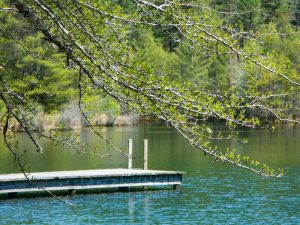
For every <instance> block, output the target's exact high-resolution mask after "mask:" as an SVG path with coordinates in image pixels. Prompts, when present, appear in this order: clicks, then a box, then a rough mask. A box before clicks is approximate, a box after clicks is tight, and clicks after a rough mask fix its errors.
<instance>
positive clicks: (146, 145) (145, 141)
mask: <svg viewBox="0 0 300 225" xmlns="http://www.w3.org/2000/svg"><path fill="white" fill-rule="evenodd" d="M144 170H148V140H147V139H144Z"/></svg>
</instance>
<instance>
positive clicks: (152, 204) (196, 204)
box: [0, 127, 300, 224]
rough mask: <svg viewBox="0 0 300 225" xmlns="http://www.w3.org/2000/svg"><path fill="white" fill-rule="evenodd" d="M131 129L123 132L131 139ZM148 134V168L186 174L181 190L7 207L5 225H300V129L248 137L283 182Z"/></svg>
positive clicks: (0, 213)
mask: <svg viewBox="0 0 300 225" xmlns="http://www.w3.org/2000/svg"><path fill="white" fill-rule="evenodd" d="M111 129H114V128H111ZM124 129H125V128H124ZM126 129H127V130H126ZM126 129H125V130H124V132H120V133H122V135H125V134H126V132H127V134H128V132H129V130H128V129H129V128H126ZM132 129H135V132H133V131H130V132H129V133H130V134H133V133H134V134H136V135H137V134H139V135H142V133H143V132H145V128H138V127H136V128H132ZM137 131H139V132H137ZM142 131H143V132H142ZM158 131H160V132H158ZM147 132H148V133H147V135H148V138H149V137H152V142H151V141H150V143H152V147H151V148H150V149H149V150H151V151H152V157H150V158H151V161H152V162H153V163H152V164H151V163H150V168H154V167H155V168H154V169H177V170H184V171H186V172H187V174H186V175H185V176H184V181H183V185H182V188H181V190H180V191H173V190H170V189H169V190H155V191H145V192H126V193H120V192H116V193H102V194H89V195H77V196H67V197H63V198H64V199H65V200H68V201H69V202H70V203H72V204H73V205H74V206H68V205H66V204H64V203H61V202H59V201H57V200H55V199H53V198H51V197H38V198H26V199H25V198H21V199H11V200H1V201H0V224H300V160H299V151H298V148H297V146H299V145H298V144H299V142H300V140H298V139H295V136H298V135H299V134H300V131H299V130H298V129H297V130H289V129H287V130H284V131H281V132H278V133H277V134H269V133H266V132H265V131H245V133H244V134H243V135H244V136H247V137H248V139H249V143H250V146H249V145H247V147H241V148H242V150H241V151H243V149H244V148H245V149H248V148H249V149H253V150H252V155H255V156H257V158H258V159H259V160H263V161H268V160H267V159H269V161H273V162H274V163H273V164H274V166H280V167H284V168H285V176H284V177H283V178H263V177H260V176H257V175H255V174H252V173H250V172H248V171H244V170H241V169H239V168H234V167H232V166H229V165H226V164H225V165H222V164H218V163H216V164H215V165H213V164H212V161H213V160H212V159H210V158H207V157H203V155H202V154H200V153H199V152H197V151H194V150H193V149H191V148H189V147H187V148H186V149H183V148H184V146H185V144H186V143H185V141H184V140H182V139H181V138H180V137H179V136H177V134H176V133H175V132H174V131H173V130H171V129H170V128H165V127H148V128H147ZM257 132H260V133H257ZM124 133H125V134H124ZM158 135H159V137H158ZM282 135H283V136H282ZM125 136H126V135H125ZM279 137H286V138H279ZM149 139H150V138H149ZM154 140H156V141H154ZM136 145H138V143H136ZM159 146H160V147H159ZM259 146H264V151H263V150H262V149H261V148H258V147H259ZM267 146H268V147H269V148H267ZM174 149H176V150H174ZM170 151H171V152H173V154H172V155H169V154H170ZM247 151H248V150H247ZM266 152H267V153H268V154H267V153H266ZM154 156H155V157H154ZM107 160H108V161H109V160H110V159H107ZM114 162H115V161H114ZM122 163H123V161H120V165H121V164H122ZM51 165H52V164H51ZM136 165H137V166H138V165H139V163H136ZM45 166H46V165H45ZM57 167H58V168H60V167H59V165H58V166H57ZM35 168H36V169H37V170H38V167H35ZM70 169H73V168H70Z"/></svg>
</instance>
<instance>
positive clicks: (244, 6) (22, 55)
mask: <svg viewBox="0 0 300 225" xmlns="http://www.w3.org/2000/svg"><path fill="white" fill-rule="evenodd" d="M198 2H201V1H198ZM118 4H119V5H120V6H121V7H123V8H124V10H126V11H128V12H130V11H131V10H135V8H134V6H133V4H132V3H130V1H118ZM201 4H202V5H205V6H206V7H204V8H202V9H200V10H197V12H196V15H197V13H198V16H199V17H203V14H204V13H206V11H208V13H209V11H218V12H220V13H219V14H217V15H214V18H210V20H212V21H211V23H214V21H220V20H221V21H222V24H227V25H228V24H230V25H232V26H234V27H238V28H239V29H241V30H245V31H247V32H255V33H257V34H260V33H262V34H264V36H263V37H261V38H260V40H259V41H261V42H264V41H265V44H263V45H262V46H256V47H257V48H260V49H256V51H259V52H262V53H267V54H268V57H270V58H271V59H272V60H274V61H276V62H278V63H279V64H284V65H285V66H286V67H288V68H289V70H290V73H293V74H292V75H291V76H299V71H300V55H299V52H300V33H299V32H298V31H299V26H300V1H299V0H271V1H269V0H268V1H267V0H250V1H248V0H247V1H246V0H230V1H220V0H211V1H205V2H201ZM0 7H1V8H3V9H5V8H9V7H10V5H9V2H8V1H2V2H1V5H0ZM0 21H1V26H0V31H1V32H0V51H1V58H0V65H1V67H5V68H6V71H4V70H3V69H2V70H0V72H1V74H3V75H2V76H4V77H5V79H6V80H7V82H9V83H11V84H12V86H13V87H14V89H15V91H16V92H17V93H19V94H20V95H22V96H26V97H29V98H30V99H31V100H33V101H35V102H36V103H37V105H38V107H40V109H41V110H42V111H43V113H45V114H47V115H49V116H50V115H51V114H55V113H57V112H59V111H63V110H64V109H65V108H67V109H69V111H70V108H71V109H72V104H74V101H75V100H74V99H76V98H77V97H78V94H77V91H76V89H77V84H76V74H75V73H74V71H72V70H70V69H68V59H67V57H66V55H65V54H62V53H59V52H58V51H57V49H55V48H54V47H53V45H51V44H50V43H49V42H47V40H45V38H43V36H42V34H41V33H39V32H38V31H36V30H35V29H33V28H32V27H31V26H30V24H29V22H28V21H26V20H24V18H23V16H22V15H20V14H16V13H14V12H13V11H12V12H8V11H6V10H1V11H0ZM266 33H269V34H268V35H266ZM170 34H172V35H170ZM174 37H176V38H183V37H180V34H179V33H178V32H177V33H176V31H172V30H164V31H162V30H159V29H156V28H155V27H152V28H151V27H150V28H149V27H143V26H140V27H139V28H135V29H134V30H132V31H131V32H130V33H129V34H128V36H127V37H126V39H127V41H128V43H129V45H131V46H132V47H133V48H134V49H138V51H139V52H142V58H143V61H144V62H145V63H146V64H148V65H150V66H151V67H152V68H153V69H154V70H155V72H157V73H161V74H166V75H167V76H169V79H171V80H176V81H179V82H180V81H182V80H184V81H189V82H191V83H193V84H194V85H196V86H198V87H199V88H204V89H206V90H207V91H208V92H210V93H213V94H218V93H223V92H225V91H226V90H229V89H231V88H233V87H234V88H235V89H236V91H238V92H239V93H243V92H244V91H245V90H246V89H247V88H248V87H249V86H255V87H256V89H257V90H263V91H264V92H266V93H267V92H268V90H272V91H275V92H276V91H277V90H278V92H281V91H282V90H283V89H284V88H285V87H283V86H282V84H280V83H278V82H277V81H276V80H275V78H274V76H272V75H270V74H268V73H266V72H264V71H262V70H257V68H256V67H255V66H253V67H252V68H251V67H245V66H244V65H242V64H241V63H239V61H238V60H236V59H234V58H232V57H230V56H228V55H224V54H219V53H218V51H215V52H212V53H209V54H206V53H202V54H198V53H197V52H195V51H193V50H192V49H191V48H190V47H189V46H187V45H184V44H182V43H179V42H177V41H176V40H175V38H174ZM244 42H245V40H240V46H241V47H242V48H243V47H244V48H247V43H244ZM7 72H9V74H10V75H9V76H7V74H6V73H7ZM297 97H298V96H295V97H294V98H293V99H291V98H286V96H285V95H283V96H282V97H281V98H279V99H276V100H274V101H277V102H276V104H289V101H294V103H295V102H298V98H297ZM87 98H88V100H87V101H89V102H93V106H94V107H95V103H96V105H97V109H96V111H98V112H99V111H100V112H103V113H107V114H111V115H112V116H117V115H119V114H120V113H121V107H120V105H119V103H118V102H117V101H115V100H114V99H112V98H110V97H108V96H105V95H102V96H100V97H99V96H98V95H93V94H91V95H89V96H88V97H87ZM1 104H2V106H1V109H2V113H3V110H4V107H3V103H1ZM75 104H76V103H75ZM70 106H71V107H70ZM293 106H294V107H293V108H292V109H290V110H291V113H292V115H293V116H294V117H295V118H297V116H298V104H294V105H293ZM123 110H125V111H126V109H123ZM71 114H72V113H71ZM260 116H262V117H264V118H266V119H274V118H272V116H271V115H268V114H267V113H264V114H260Z"/></svg>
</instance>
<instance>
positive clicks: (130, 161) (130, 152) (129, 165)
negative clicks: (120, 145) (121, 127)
mask: <svg viewBox="0 0 300 225" xmlns="http://www.w3.org/2000/svg"><path fill="white" fill-rule="evenodd" d="M128 169H132V139H128Z"/></svg>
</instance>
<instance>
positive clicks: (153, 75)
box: [0, 0, 300, 176]
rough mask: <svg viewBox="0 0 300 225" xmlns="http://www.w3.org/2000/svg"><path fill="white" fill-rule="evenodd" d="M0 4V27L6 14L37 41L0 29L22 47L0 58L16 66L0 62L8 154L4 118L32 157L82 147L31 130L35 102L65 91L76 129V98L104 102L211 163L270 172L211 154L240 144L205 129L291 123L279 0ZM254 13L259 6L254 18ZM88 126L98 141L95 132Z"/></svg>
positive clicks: (229, 154)
mask: <svg viewBox="0 0 300 225" xmlns="http://www.w3.org/2000/svg"><path fill="white" fill-rule="evenodd" d="M1 4H2V5H1V7H2V8H1V18H2V20H4V19H5V18H7V17H8V15H15V14H17V15H18V17H19V19H20V18H22V20H24V23H25V24H24V26H26V27H28V29H31V30H32V32H34V33H37V35H38V36H36V37H37V38H38V39H39V41H37V42H43V43H40V44H38V45H36V46H31V43H32V40H30V38H27V39H28V40H27V39H21V37H20V36H18V35H20V33H18V35H16V30H17V29H18V28H17V27H9V26H6V27H3V26H2V25H1V27H0V30H1V33H2V37H3V38H6V39H7V38H8V37H9V38H10V39H11V40H10V41H12V42H14V45H15V48H20V49H22V50H20V55H18V56H14V57H12V59H15V58H16V59H17V60H18V62H17V63H15V61H12V60H10V57H9V55H6V56H4V57H3V59H1V64H0V66H1V67H0V68H1V69H0V83H1V86H0V97H1V100H2V104H3V105H4V109H5V110H4V112H3V113H2V114H3V115H2V120H1V123H2V126H3V135H4V139H5V142H6V144H7V145H8V147H9V148H10V149H11V150H12V152H15V153H16V150H15V147H14V144H13V134H12V128H11V125H10V124H11V121H12V119H15V120H17V121H18V122H19V123H20V124H21V126H22V127H23V129H24V130H25V131H26V132H27V134H28V135H29V137H30V139H31V140H32V142H33V143H34V144H35V146H36V148H37V150H38V151H42V146H40V144H39V141H38V139H39V138H49V139H51V140H52V141H53V142H54V143H56V144H62V145H67V146H69V147H71V148H74V149H76V150H77V151H79V152H83V151H84V150H83V149H82V146H81V145H80V144H76V143H75V139H76V138H70V139H69V140H66V139H65V138H60V137H59V136H57V135H54V134H53V133H51V132H50V133H49V134H48V133H45V132H41V131H39V130H37V129H35V128H34V127H33V126H32V122H31V121H32V119H33V118H34V117H35V115H37V114H38V113H37V110H38V109H37V107H36V103H37V101H40V102H41V101H47V102H50V103H49V104H51V101H53V98H51V94H49V92H54V93H55V92H58V91H66V89H67V88H70V87H71V86H72V85H73V84H76V86H77V90H78V93H79V100H78V106H79V109H80V110H81V112H82V115H83V117H84V118H85V120H86V121H90V115H89V109H88V107H87V104H86V103H85V102H86V96H87V95H88V94H89V93H91V92H93V93H96V94H98V95H108V96H110V97H112V98H114V99H116V100H117V101H119V102H120V103H121V104H123V105H126V107H127V109H128V110H134V111H135V112H137V113H138V114H140V115H151V116H154V117H156V118H159V119H161V120H162V121H164V122H165V123H166V124H168V125H170V126H172V127H174V129H176V130H177V131H178V132H179V133H180V134H181V135H182V136H183V137H184V138H186V139H187V140H188V141H189V143H190V144H191V145H192V146H195V147H196V148H198V149H199V150H201V151H203V153H204V154H205V155H210V156H212V157H214V158H215V161H221V162H227V163H231V164H234V165H236V166H239V167H241V168H244V169H247V170H250V171H253V172H255V173H257V174H260V175H263V176H281V175H282V173H283V171H282V170H279V171H274V170H273V169H271V168H269V167H268V166H267V165H265V164H261V163H259V162H257V161H255V160H252V159H250V158H249V157H248V156H240V155H239V154H235V151H234V149H222V148H221V147H220V146H219V145H218V144H216V143H217V142H218V141H224V140H236V141H239V142H245V141H244V140H237V139H236V137H235V136H234V135H224V134H222V133H219V132H215V131H214V130H212V129H211V128H210V125H209V123H208V121H210V120H212V119H217V120H222V121H224V122H225V123H226V125H227V126H228V127H229V128H235V127H236V126H243V127H250V128H256V127H266V128H269V129H273V128H274V125H275V123H272V122H269V123H265V122H264V118H262V117H261V115H262V114H265V115H267V116H268V117H270V118H272V119H273V121H275V120H277V121H281V122H292V123H298V121H297V120H296V119H295V118H294V116H295V114H293V112H294V111H293V110H294V109H295V107H296V104H297V101H298V98H297V97H298V95H297V94H298V89H299V86H300V77H299V69H300V68H299V64H297V60H299V56H297V57H298V58H297V57H294V52H293V51H291V52H288V50H289V49H292V48H294V47H296V48H299V43H296V39H295V38H294V35H298V34H297V32H296V30H297V26H298V22H297V21H298V15H297V13H295V14H294V16H293V20H292V21H293V22H292V23H290V24H288V25H287V23H286V22H284V21H285V20H287V17H286V11H285V10H286V8H285V7H286V6H287V4H286V3H285V1H258V0H253V1H242V0H240V1H226V2H224V1H213V0H212V1H192V0H191V1H180V0H174V1H162V0H154V1H146V0H134V1H117V0H116V1H112V0H101V1H99V0H91V1H78V0H67V1H58V0H22V1H21V0H10V1H7V2H5V3H1ZM296 6H297V7H298V6H299V3H297V4H296ZM261 7H262V8H264V7H265V8H266V9H267V10H265V11H263V12H264V14H262V13H261V12H260V9H261ZM274 18H275V19H274ZM12 19H13V17H12V18H11V20H12ZM237 21H239V22H237ZM261 21H265V22H264V23H263V22H261ZM274 21H276V23H275V22H274ZM295 21H296V22H295ZM293 24H296V25H293ZM157 40H160V42H157ZM1 41H3V40H1ZM37 42H35V44H36V43H37ZM284 42H288V43H285V44H284ZM291 46H292V47H291ZM283 49H286V50H287V51H285V50H283ZM62 62H63V65H62ZM12 67H13V68H14V69H13V70H12V69H11V68H12ZM16 71H19V72H18V73H16ZM32 74H35V75H34V76H33V75H32ZM37 74H39V76H37ZM51 74H53V76H50V75H51ZM189 75H191V76H190V77H189ZM58 78H61V79H62V80H60V81H59V83H57V79H58ZM26 82H30V84H31V86H30V85H27V84H26ZM37 87H38V88H37ZM62 88H64V90H62ZM72 90H73V89H72ZM67 94H72V93H70V92H68V93H67ZM44 95H45V96H47V97H41V96H44ZM39 98H40V100H37V99H39ZM56 100H57V101H62V102H63V101H64V100H63V99H56ZM48 107H50V108H51V106H48ZM92 129H93V130H94V131H95V132H96V133H97V134H98V135H99V137H101V138H103V139H105V137H104V136H103V135H102V134H101V132H100V131H99V130H98V129H97V128H96V127H94V126H92ZM105 140H106V139H105ZM106 141H107V142H108V143H109V144H111V145H112V146H113V147H114V148H115V149H116V150H118V151H120V152H122V153H123V154H125V155H126V154H127V153H126V151H125V150H122V149H120V148H119V147H118V146H114V145H113V143H110V141H109V140H106Z"/></svg>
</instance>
